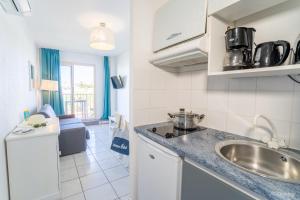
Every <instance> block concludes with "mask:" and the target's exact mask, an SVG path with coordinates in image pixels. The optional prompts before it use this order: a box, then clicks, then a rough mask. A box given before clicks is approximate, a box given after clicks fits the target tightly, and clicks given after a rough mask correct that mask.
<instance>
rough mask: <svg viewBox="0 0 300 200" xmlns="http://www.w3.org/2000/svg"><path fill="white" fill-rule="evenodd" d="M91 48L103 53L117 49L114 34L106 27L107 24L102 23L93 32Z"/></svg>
mask: <svg viewBox="0 0 300 200" xmlns="http://www.w3.org/2000/svg"><path fill="white" fill-rule="evenodd" d="M90 47H92V48H94V49H99V50H103V51H109V50H112V49H114V48H115V38H114V34H113V32H112V31H111V30H110V29H109V28H107V27H106V25H105V23H100V26H99V27H97V28H95V29H94V30H93V31H92V33H91V37H90Z"/></svg>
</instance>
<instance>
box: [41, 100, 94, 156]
mask: <svg viewBox="0 0 300 200" xmlns="http://www.w3.org/2000/svg"><path fill="white" fill-rule="evenodd" d="M39 114H42V115H44V116H45V117H46V118H49V117H58V118H59V124H60V135H59V150H60V152H61V156H66V155H71V154H75V153H80V152H82V151H85V150H86V148H87V144H86V139H87V138H89V132H88V130H87V128H86V126H85V125H84V124H83V123H82V121H81V119H78V118H75V116H74V115H63V116H56V114H55V112H54V110H53V109H52V107H51V106H50V105H48V104H45V105H44V106H42V108H41V110H40V111H39Z"/></svg>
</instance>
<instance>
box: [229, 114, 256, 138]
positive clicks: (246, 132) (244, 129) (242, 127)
mask: <svg viewBox="0 0 300 200" xmlns="http://www.w3.org/2000/svg"><path fill="white" fill-rule="evenodd" d="M227 117H228V121H227V129H226V130H227V131H228V132H230V133H234V134H237V135H242V136H246V137H250V138H255V133H254V126H253V118H251V117H246V116H242V115H237V114H236V113H230V112H229V113H228V116H227Z"/></svg>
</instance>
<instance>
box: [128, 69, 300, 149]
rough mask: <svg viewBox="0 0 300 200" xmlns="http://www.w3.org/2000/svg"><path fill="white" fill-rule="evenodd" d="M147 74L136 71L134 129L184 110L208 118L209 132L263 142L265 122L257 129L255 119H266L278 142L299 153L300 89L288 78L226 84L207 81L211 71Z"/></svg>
mask: <svg viewBox="0 0 300 200" xmlns="http://www.w3.org/2000/svg"><path fill="white" fill-rule="evenodd" d="M148 69H149V68H148ZM144 70H146V69H145V68H144V69H143V70H136V71H135V72H136V73H138V74H136V76H135V77H136V78H138V79H139V80H136V82H135V84H134V112H135V119H136V120H135V123H136V124H145V123H156V122H159V121H166V120H167V119H168V117H167V112H175V111H177V110H178V109H179V108H181V107H184V108H186V109H187V110H192V111H193V112H197V113H205V114H206V118H205V120H204V121H203V123H202V124H203V125H205V126H208V127H210V128H215V129H218V130H224V131H228V132H231V133H235V134H239V135H245V136H248V137H253V138H256V139H259V138H261V137H264V136H269V133H268V131H270V127H269V125H268V124H267V123H266V122H265V121H264V120H262V119H259V120H258V127H257V128H256V129H254V126H253V119H254V116H255V115H257V114H262V115H264V116H266V117H267V118H269V119H270V120H271V121H272V123H274V125H275V128H276V132H277V134H278V135H279V137H281V138H283V139H285V141H286V143H287V144H288V145H289V146H290V147H292V148H296V149H300V85H296V83H294V82H293V81H292V80H290V79H289V78H288V77H264V78H241V79H222V78H219V77H218V78H208V77H207V71H197V72H188V73H183V74H182V73H181V74H174V73H168V72H165V71H163V70H160V69H158V68H155V67H152V68H151V69H149V70H148V71H147V70H146V71H147V73H145V71H144ZM137 83H140V84H137Z"/></svg>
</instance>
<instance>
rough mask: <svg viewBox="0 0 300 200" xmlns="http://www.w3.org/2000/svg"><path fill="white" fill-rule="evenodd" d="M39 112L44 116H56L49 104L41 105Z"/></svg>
mask: <svg viewBox="0 0 300 200" xmlns="http://www.w3.org/2000/svg"><path fill="white" fill-rule="evenodd" d="M39 114H42V115H44V116H45V117H46V118H52V117H56V114H55V112H54V110H53V108H52V107H51V106H50V105H49V104H45V105H43V106H42V108H41V110H40V112H39Z"/></svg>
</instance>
